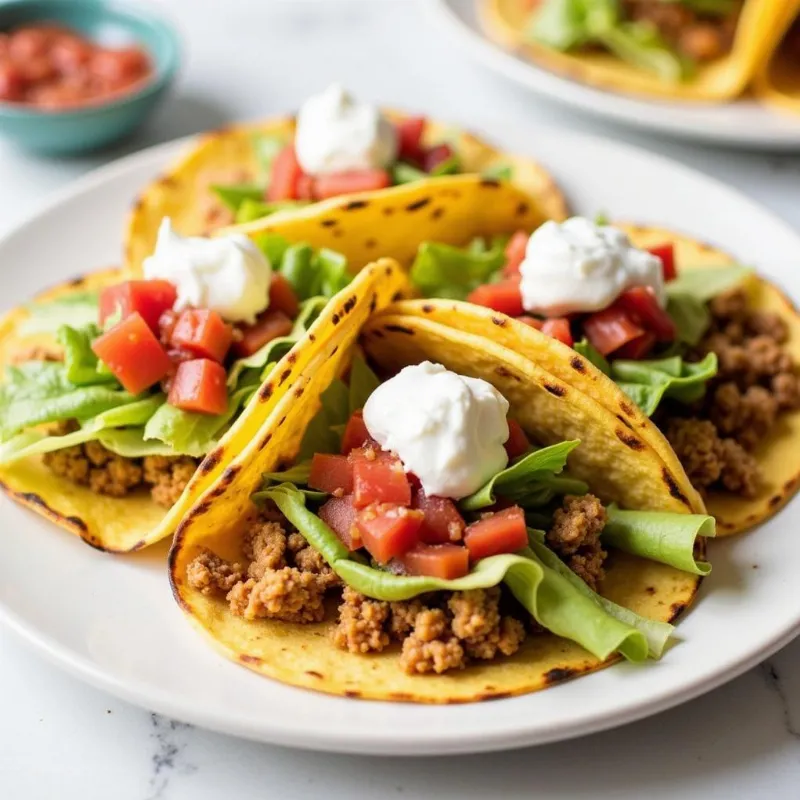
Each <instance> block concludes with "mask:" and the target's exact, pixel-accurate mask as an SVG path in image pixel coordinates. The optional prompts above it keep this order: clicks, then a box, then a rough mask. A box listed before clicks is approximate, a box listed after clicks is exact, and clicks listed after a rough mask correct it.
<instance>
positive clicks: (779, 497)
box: [769, 494, 783, 508]
mask: <svg viewBox="0 0 800 800" xmlns="http://www.w3.org/2000/svg"><path fill="white" fill-rule="evenodd" d="M781 500H783V495H780V494H774V495H772V497H770V499H769V504H770V505H771V506H772V507H773V508H774V507H775V506H777V505H778V503H780V502H781Z"/></svg>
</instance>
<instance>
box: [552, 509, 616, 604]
mask: <svg viewBox="0 0 800 800" xmlns="http://www.w3.org/2000/svg"><path fill="white" fill-rule="evenodd" d="M605 525H606V510H605V508H603V504H602V503H601V502H600V501H599V500H598V499H597V498H596V497H595V496H594V495H593V494H587V495H583V496H582V497H576V496H574V495H567V496H566V497H565V498H564V501H563V504H562V506H561V508H559V509H556V512H555V513H554V514H553V524H552V526H551V528H550V530H549V531H548V532H547V537H546V538H547V544H548V546H549V547H550V548H551V549H552V550H553V551H554V552H555V553H556V554H557V555H558V556H559V557H560V558H561V560H562V561H563V562H564V563H565V564H566V565H567V566H568V567H569V568H570V569H571V570H572V571H573V572H574V573H575V574H576V575H578V576H579V577H580V578H583V580H584V581H585V582H586V584H587V585H588V586H589V587H590V588H591V589H593V590H595V591H597V587H598V585H599V584H600V582H601V581H602V580H603V578H604V577H605V570H604V569H603V563H604V562H605V560H606V556H607V555H608V553H607V552H606V551H605V550H603V548H602V545H601V544H600V534H601V533H602V532H603V528H604V527H605Z"/></svg>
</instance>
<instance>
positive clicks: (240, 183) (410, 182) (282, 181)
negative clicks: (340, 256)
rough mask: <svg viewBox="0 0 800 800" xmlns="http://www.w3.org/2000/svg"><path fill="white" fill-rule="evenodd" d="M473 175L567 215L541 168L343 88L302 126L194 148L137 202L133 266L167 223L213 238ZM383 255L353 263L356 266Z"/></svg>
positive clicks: (307, 114) (279, 126)
mask: <svg viewBox="0 0 800 800" xmlns="http://www.w3.org/2000/svg"><path fill="white" fill-rule="evenodd" d="M470 173H472V174H475V173H477V174H481V175H483V176H484V177H487V178H505V179H510V180H512V181H513V182H514V184H515V185H516V186H517V187H518V189H519V190H520V192H521V193H522V194H523V195H528V198H527V200H526V202H530V203H533V204H535V205H536V206H537V207H538V208H539V209H540V212H541V213H542V215H543V216H544V217H545V218H546V219H563V218H564V217H565V216H566V213H567V211H566V202H565V199H564V197H563V195H562V194H561V192H560V191H559V189H558V187H557V186H556V185H555V183H554V182H553V180H552V178H551V177H550V175H549V174H548V173H547V172H546V171H545V170H544V169H543V168H542V167H541V166H540V165H539V164H538V163H536V162H535V161H533V160H531V159H529V158H522V157H518V156H514V155H510V154H507V153H503V152H500V151H498V150H497V149H495V148H494V147H492V146H491V145H489V144H487V143H486V142H484V141H482V140H480V139H478V138H477V137H475V136H472V135H471V134H468V133H464V132H461V131H458V130H456V129H454V128H451V127H449V126H446V125H443V124H441V123H437V122H434V121H432V120H428V119H425V118H424V117H413V116H408V115H406V114H401V113H399V112H395V111H380V110H379V109H377V108H375V107H374V106H370V105H368V104H364V103H360V102H358V101H357V100H355V99H354V98H352V97H351V96H350V95H349V94H347V93H346V92H345V91H344V90H343V89H342V88H341V87H340V86H337V85H334V86H331V87H330V88H329V89H327V90H326V91H325V92H323V93H322V94H320V95H318V96H316V97H312V98H310V99H309V100H307V101H306V103H304V104H303V106H302V108H301V110H300V112H299V114H298V115H297V118H294V117H285V118H278V119H273V120H268V121H266V122H262V123H256V124H251V125H242V126H238V127H232V128H227V129H224V130H220V131H216V132H213V133H210V134H207V135H205V136H204V137H202V138H201V139H200V141H199V142H198V143H194V144H192V145H191V147H190V149H189V151H188V152H187V153H186V155H185V156H184V157H183V158H182V159H181V160H180V161H179V162H177V163H176V164H175V165H173V166H172V167H171V168H170V169H169V170H168V171H167V172H166V173H165V174H164V175H162V176H161V177H160V178H159V179H158V180H156V181H155V182H154V183H153V184H152V185H150V186H149V187H148V188H147V189H145V191H144V192H143V193H142V195H141V196H140V197H139V199H138V200H137V201H136V203H135V205H134V209H133V212H132V214H131V216H130V219H129V224H128V229H127V233H126V243H125V261H126V264H127V266H128V268H129V269H131V270H133V271H134V272H136V271H138V270H140V269H141V265H142V262H143V260H144V259H145V258H146V257H147V256H148V255H149V254H150V253H151V252H152V250H153V247H154V245H155V241H156V236H157V232H158V227H159V225H160V224H161V220H162V219H163V218H164V217H170V218H171V219H172V221H173V225H174V226H175V229H176V230H177V231H178V232H179V233H181V234H183V235H200V234H202V235H208V234H210V233H211V232H213V231H215V230H217V229H219V228H220V227H224V226H227V225H231V224H233V223H234V222H236V223H245V222H250V221H253V220H255V219H259V218H261V217H264V216H267V215H271V214H276V213H277V214H280V213H281V212H282V211H285V210H287V209H290V210H291V209H296V208H297V207H301V206H305V205H309V204H310V203H314V202H317V201H324V200H326V199H329V198H332V197H339V196H342V195H353V194H359V196H360V194H361V193H364V192H371V191H376V190H378V191H380V190H384V189H387V188H388V187H392V186H403V187H406V188H408V187H409V186H414V185H415V184H417V183H418V182H423V183H426V182H427V181H429V180H430V179H431V178H433V177H436V178H438V177H441V176H446V175H459V174H470ZM403 196H404V193H403V190H402V189H399V190H398V197H400V198H402V197H403ZM382 222H383V221H381V223H382ZM339 244H341V243H339ZM377 255H380V253H379V252H378V251H375V252H371V253H369V254H368V255H367V257H366V258H364V259H363V260H362V261H361V262H356V261H355V260H354V259H352V258H351V262H352V265H353V268H354V269H358V268H360V267H362V266H364V264H366V263H368V262H369V261H371V260H372V259H374V258H375V257H376V256H377Z"/></svg>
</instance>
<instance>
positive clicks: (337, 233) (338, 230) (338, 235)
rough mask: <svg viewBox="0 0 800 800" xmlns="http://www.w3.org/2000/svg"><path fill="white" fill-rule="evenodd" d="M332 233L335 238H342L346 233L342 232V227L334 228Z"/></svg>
mask: <svg viewBox="0 0 800 800" xmlns="http://www.w3.org/2000/svg"><path fill="white" fill-rule="evenodd" d="M331 234H332V236H333V238H334V239H341V238H342V236H344V234H343V233H342V229H341V228H334V229H333V230H332V231H331Z"/></svg>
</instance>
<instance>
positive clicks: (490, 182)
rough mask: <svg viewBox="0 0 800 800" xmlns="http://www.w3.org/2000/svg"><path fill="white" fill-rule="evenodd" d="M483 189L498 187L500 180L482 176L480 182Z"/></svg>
mask: <svg viewBox="0 0 800 800" xmlns="http://www.w3.org/2000/svg"><path fill="white" fill-rule="evenodd" d="M480 185H481V186H482V187H483V188H484V189H499V188H500V181H498V180H496V179H495V178H484V179H483V180H482V181H481V184H480Z"/></svg>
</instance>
